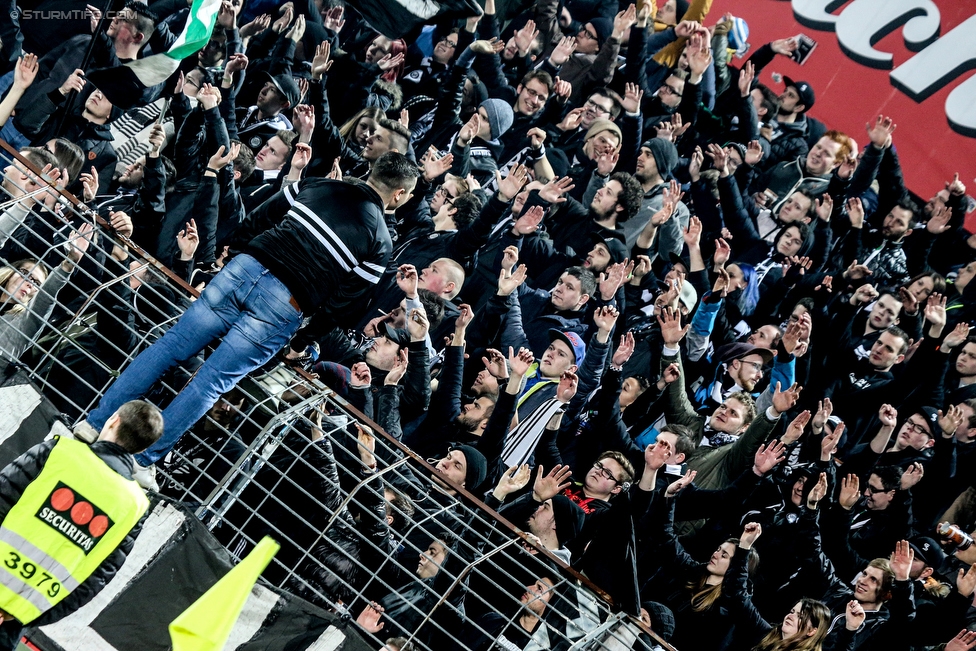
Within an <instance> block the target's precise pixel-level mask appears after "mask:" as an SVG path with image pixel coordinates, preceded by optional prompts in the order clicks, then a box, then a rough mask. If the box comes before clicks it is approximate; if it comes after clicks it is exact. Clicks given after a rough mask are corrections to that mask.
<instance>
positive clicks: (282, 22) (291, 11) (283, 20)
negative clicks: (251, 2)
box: [271, 2, 295, 34]
mask: <svg viewBox="0 0 976 651" xmlns="http://www.w3.org/2000/svg"><path fill="white" fill-rule="evenodd" d="M278 12H279V13H280V14H281V16H280V17H279V18H278V20H276V21H274V24H273V25H271V29H272V30H274V33H275V34H280V33H282V32H283V31H285V30H286V29H288V26H289V25H291V19H292V18H294V17H295V5H294V4H293V3H291V2H286V3H285V4H283V5H282V6H281V7H279V8H278Z"/></svg>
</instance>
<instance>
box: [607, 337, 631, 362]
mask: <svg viewBox="0 0 976 651" xmlns="http://www.w3.org/2000/svg"><path fill="white" fill-rule="evenodd" d="M634 346H635V344H634V333H632V332H631V331H630V330H628V331H627V333H626V334H624V335H621V337H620V345H619V346H617V350H616V351H615V352H614V353H613V358H612V359H611V360H610V363H611V364H612V365H613V366H616V367H617V368H622V367H623V365H624V364H626V363H627V362H628V361H630V356H631V355H633V354H634Z"/></svg>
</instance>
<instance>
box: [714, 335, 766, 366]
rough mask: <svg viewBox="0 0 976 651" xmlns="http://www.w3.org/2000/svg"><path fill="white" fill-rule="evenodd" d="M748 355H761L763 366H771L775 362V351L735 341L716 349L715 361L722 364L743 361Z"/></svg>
mask: <svg viewBox="0 0 976 651" xmlns="http://www.w3.org/2000/svg"><path fill="white" fill-rule="evenodd" d="M747 355H760V356H761V357H762V358H763V364H769V363H770V362H771V361H773V351H771V350H769V349H768V348H760V347H758V346H753V345H752V344H750V343H748V342H745V341H735V342H733V343H731V344H725V345H724V346H720V347H718V348H716V349H715V359H716V360H718V361H719V362H722V363H728V362H731V361H732V360H734V359H742V358H743V357H746V356H747Z"/></svg>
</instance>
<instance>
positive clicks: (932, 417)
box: [918, 407, 942, 439]
mask: <svg viewBox="0 0 976 651" xmlns="http://www.w3.org/2000/svg"><path fill="white" fill-rule="evenodd" d="M918 413H920V414H922V416H924V417H925V420H926V421H928V424H929V427H931V428H932V438H934V439H937V438H939V437H940V436H942V428H941V427H940V426H939V412H938V410H936V409H935V408H933V407H922V408H921V409H919V410H918Z"/></svg>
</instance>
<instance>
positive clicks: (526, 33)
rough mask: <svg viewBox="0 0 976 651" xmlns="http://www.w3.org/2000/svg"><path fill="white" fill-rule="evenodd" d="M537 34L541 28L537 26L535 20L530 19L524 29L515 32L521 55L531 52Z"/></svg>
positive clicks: (516, 45) (516, 43)
mask: <svg viewBox="0 0 976 651" xmlns="http://www.w3.org/2000/svg"><path fill="white" fill-rule="evenodd" d="M537 36H539V30H537V29H536V28H535V21H534V20H530V21H528V22H527V23H525V26H524V27H523V28H522V29H520V30H519V31H517V32H515V47H517V48H518V53H519V56H521V57H524V56H526V55H527V54H528V53H529V50H531V49H532V45H533V44H534V43H535V39H536V37H537Z"/></svg>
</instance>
